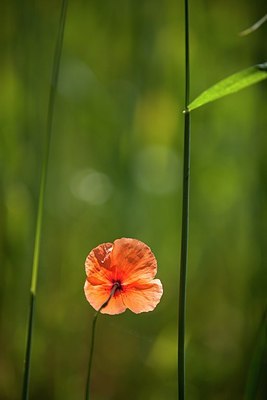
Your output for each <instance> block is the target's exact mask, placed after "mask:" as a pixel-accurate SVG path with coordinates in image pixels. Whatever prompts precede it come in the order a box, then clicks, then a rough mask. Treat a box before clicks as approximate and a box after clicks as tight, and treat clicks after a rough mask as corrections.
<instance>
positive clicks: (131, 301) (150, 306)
mask: <svg viewBox="0 0 267 400" xmlns="http://www.w3.org/2000/svg"><path fill="white" fill-rule="evenodd" d="M162 294H163V288H162V284H161V282H160V280H159V279H154V280H152V281H151V282H148V283H146V282H143V283H139V284H131V285H128V286H126V287H125V288H124V290H123V291H122V293H121V295H122V300H123V303H124V304H125V306H126V307H127V308H129V309H130V310H131V311H133V312H134V313H136V314H139V313H141V312H147V311H152V310H154V308H155V307H156V306H157V304H158V303H159V301H160V299H161V296H162Z"/></svg>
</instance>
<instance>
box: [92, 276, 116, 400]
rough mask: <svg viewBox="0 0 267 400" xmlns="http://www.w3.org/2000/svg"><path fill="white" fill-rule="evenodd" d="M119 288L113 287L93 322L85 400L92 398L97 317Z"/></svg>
mask: <svg viewBox="0 0 267 400" xmlns="http://www.w3.org/2000/svg"><path fill="white" fill-rule="evenodd" d="M118 286H119V285H118V284H117V283H115V284H114V285H113V287H112V290H111V292H110V295H109V297H108V299H107V300H106V301H105V303H103V304H102V306H101V307H100V308H99V310H98V311H97V312H96V313H95V315H94V319H93V322H92V335H91V345H90V354H89V362H88V370H87V378H86V386H85V400H89V398H90V383H91V371H92V362H93V354H94V345H95V328H96V322H97V317H98V314H99V313H100V311H101V310H102V309H103V308H105V307H106V306H107V305H108V303H109V301H110V299H111V297H113V296H114V294H115V292H116V290H117V289H118Z"/></svg>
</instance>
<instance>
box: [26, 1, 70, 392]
mask: <svg viewBox="0 0 267 400" xmlns="http://www.w3.org/2000/svg"><path fill="white" fill-rule="evenodd" d="M67 4H68V0H62V3H61V15H60V20H59V27H58V34H57V41H56V47H55V52H54V60H53V70H52V78H51V84H50V95H49V103H48V112H47V121H46V137H45V153H44V158H43V162H42V173H41V182H40V192H39V201H38V211H37V223H36V231H35V241H34V254H33V265H32V277H31V289H30V306H29V318H28V327H27V339H26V350H25V362H24V374H23V388H22V400H27V399H28V397H29V380H30V363H31V343H32V328H33V319H34V305H35V298H36V286H37V278H38V268H39V259H40V243H41V233H42V222H43V211H44V195H45V187H46V180H47V169H48V159H49V148H50V140H51V132H52V123H53V116H54V108H55V107H54V106H55V95H56V88H57V83H58V72H59V66H60V59H61V52H62V44H63V37H64V28H65V21H66V13H67Z"/></svg>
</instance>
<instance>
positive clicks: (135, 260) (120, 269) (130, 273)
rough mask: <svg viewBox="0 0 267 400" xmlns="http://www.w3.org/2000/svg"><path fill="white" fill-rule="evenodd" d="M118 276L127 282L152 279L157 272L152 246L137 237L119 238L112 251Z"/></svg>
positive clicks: (113, 265)
mask: <svg viewBox="0 0 267 400" xmlns="http://www.w3.org/2000/svg"><path fill="white" fill-rule="evenodd" d="M111 260H112V269H113V270H114V271H116V275H117V276H116V278H115V279H119V280H121V281H122V282H123V283H125V284H130V283H133V282H137V281H143V280H148V281H151V280H152V279H153V278H154V276H155V275H156V273H157V261H156V258H155V256H154V254H153V253H152V251H151V250H150V248H149V247H148V246H147V245H146V244H145V243H143V242H140V240H137V239H127V238H122V239H117V240H115V242H114V246H113V250H112V253H111Z"/></svg>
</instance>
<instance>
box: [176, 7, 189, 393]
mask: <svg viewBox="0 0 267 400" xmlns="http://www.w3.org/2000/svg"><path fill="white" fill-rule="evenodd" d="M188 3H189V0H185V111H184V165H183V204H182V235H181V260H180V292H179V320H178V398H179V400H184V399H185V319H186V318H185V315H186V274H187V258H188V232H189V188H190V112H189V110H188V105H189V97H190V63H189V61H190V60H189V6H188Z"/></svg>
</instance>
